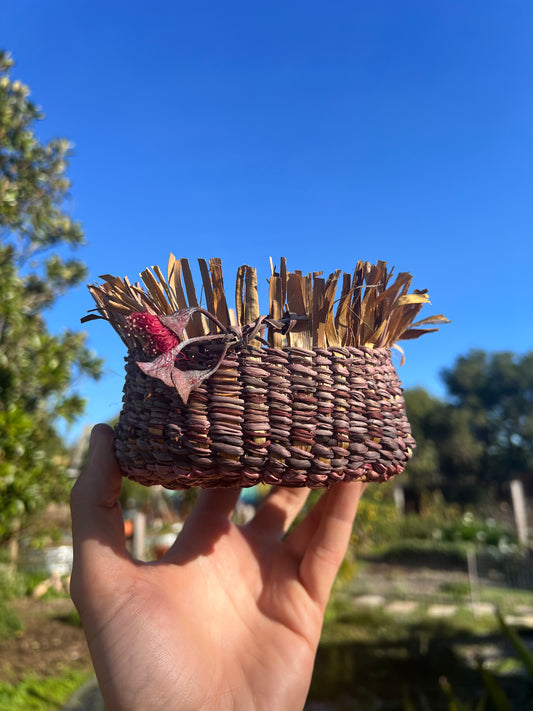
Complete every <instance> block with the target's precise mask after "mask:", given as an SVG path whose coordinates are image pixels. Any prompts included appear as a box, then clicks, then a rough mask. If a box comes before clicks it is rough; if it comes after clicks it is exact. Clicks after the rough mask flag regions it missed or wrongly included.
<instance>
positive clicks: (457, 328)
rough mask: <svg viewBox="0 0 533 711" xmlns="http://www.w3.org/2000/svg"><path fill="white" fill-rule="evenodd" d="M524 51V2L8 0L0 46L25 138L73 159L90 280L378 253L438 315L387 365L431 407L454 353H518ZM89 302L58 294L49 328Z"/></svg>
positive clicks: (526, 319)
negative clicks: (173, 266) (28, 115)
mask: <svg viewBox="0 0 533 711" xmlns="http://www.w3.org/2000/svg"><path fill="white" fill-rule="evenodd" d="M532 36H533V3H531V2H530V0H522V1H519V0H500V1H499V2H496V1H494V0H472V1H468V0H461V1H459V0H446V2H439V3H432V2H427V0H419V1H416V2H415V1H410V0H406V1H404V2H398V1H397V0H372V1H370V0H350V1H347V0H346V1H339V2H335V1H333V0H332V1H331V2H329V3H326V2H317V1H315V0H306V1H305V2H304V1H302V0H296V1H291V0H284V1H283V2H280V1H279V0H255V1H254V2H250V1H249V0H247V1H246V2H245V1H243V0H239V1H235V0H226V1H225V2H220V1H216V0H195V1H194V2H190V1H188V2H183V1H181V0H177V1H173V2H171V1H170V0H166V1H162V0H152V1H151V2H137V1H131V0H130V1H129V2H123V1H122V0H120V1H116V0H115V1H112V2H110V1H109V0H108V1H107V2H103V1H102V0H93V1H92V2H81V1H80V2H74V3H73V2H72V1H68V2H67V0H53V2H38V1H37V0H17V2H16V3H14V2H11V3H7V2H6V3H4V4H3V7H2V30H1V33H0V44H1V46H3V47H5V48H6V49H8V50H11V52H12V53H13V56H14V59H15V61H16V63H17V66H16V68H15V72H14V74H15V76H16V77H17V78H20V79H21V80H22V81H23V82H25V83H27V84H28V85H29V86H30V87H31V90H32V97H33V99H34V100H35V101H36V102H37V103H38V104H40V105H41V106H42V107H43V109H44V111H45V113H46V115H47V119H46V121H44V122H43V123H42V124H41V126H40V129H39V131H40V135H41V136H42V137H43V138H45V139H47V138H51V137H53V136H57V135H60V136H65V137H67V138H69V139H70V140H72V141H73V142H74V144H75V155H74V157H73V160H72V163H71V168H70V172H69V175H70V177H71V178H72V181H73V187H72V199H71V201H70V203H69V209H70V210H71V211H72V212H73V214H74V216H75V218H76V219H79V220H81V222H82V223H83V225H84V228H85V233H86V237H87V241H88V245H87V246H86V247H84V248H83V249H82V250H80V251H79V256H80V257H81V258H83V259H84V260H85V261H86V262H87V264H88V266H89V270H90V279H91V280H95V279H97V277H98V275H99V274H103V273H112V274H117V275H121V276H122V275H124V274H127V275H128V276H129V277H130V278H136V277H137V274H138V273H139V271H140V270H141V269H143V268H144V267H145V266H148V265H152V264H161V265H162V266H163V265H165V264H166V260H167V257H168V253H169V252H170V251H172V252H174V254H176V256H182V257H188V258H189V259H191V260H195V259H196V258H197V257H205V258H209V257H213V256H220V257H221V258H222V260H223V264H224V266H225V278H226V282H229V283H230V284H231V282H232V280H233V275H234V272H235V268H236V266H237V265H238V264H244V263H248V264H253V265H255V266H257V267H258V268H259V273H260V278H261V279H262V280H263V281H264V278H266V276H267V274H268V257H269V256H272V257H273V259H274V261H276V260H278V259H279V256H280V255H285V256H286V257H287V259H288V263H289V267H290V268H293V269H294V268H299V269H302V270H304V271H316V270H319V269H322V270H324V272H325V273H326V274H327V273H329V272H330V271H332V270H334V269H335V268H341V269H344V270H346V271H351V270H352V269H353V267H354V265H355V262H356V261H357V260H358V259H367V260H370V261H374V260H376V259H383V260H386V261H388V262H389V264H391V265H395V266H396V267H397V268H398V269H399V270H400V271H410V272H411V273H412V274H413V275H414V277H415V281H414V285H415V286H416V287H418V288H426V287H427V288H428V289H429V291H430V296H431V301H432V304H433V305H432V306H431V307H426V308H425V310H424V312H423V313H425V315H430V313H444V314H446V315H447V316H448V317H449V318H450V319H451V320H452V321H453V323H452V324H451V325H449V326H446V327H443V328H442V329H441V331H440V332H439V333H438V334H431V335H428V336H425V337H424V338H422V339H420V340H419V341H413V342H409V343H408V344H406V348H405V350H406V355H407V362H406V365H405V366H403V368H401V369H400V375H401V378H402V380H403V382H404V385H406V386H409V387H411V386H414V385H423V386H425V387H426V388H428V389H429V390H430V391H432V392H434V393H436V394H438V395H442V394H443V388H442V384H441V380H440V376H439V374H440V372H441V371H442V369H443V368H445V367H448V366H450V365H452V364H453V362H454V360H455V358H456V357H457V356H459V355H461V354H464V353H467V352H468V350H469V349H470V348H483V349H486V350H489V351H494V350H513V351H516V352H518V353H522V352H525V351H528V350H531V349H532V348H533V335H532V334H533V332H532V319H531V315H530V311H531V303H532V298H531V271H532V257H533V248H532V246H531V242H532V240H531V238H532V227H533V200H532V197H533V167H532V166H533V160H532V158H533V94H532V88H533V81H532V80H533V42H532V41H531V37H532ZM92 306H93V304H92V301H91V299H90V296H89V294H88V292H87V291H86V290H85V289H84V288H80V289H78V290H76V291H74V292H71V294H70V295H69V296H68V297H67V298H64V299H63V300H62V301H61V303H60V304H58V306H57V308H56V309H55V310H54V312H53V313H52V314H50V324H51V327H52V328H53V329H54V330H59V329H61V328H62V327H63V326H68V327H70V328H78V327H79V318H80V317H81V316H83V315H84V314H85V312H86V310H87V309H88V308H92ZM87 330H88V331H89V334H90V340H89V342H90V345H91V347H93V348H94V349H95V350H97V351H98V353H99V354H100V355H101V356H103V357H104V358H105V360H106V375H105V377H104V378H103V379H102V380H101V381H100V383H97V384H94V383H90V382H84V383H81V384H80V387H81V389H82V392H83V394H84V395H85V397H87V398H88V399H89V406H88V411H87V417H86V418H85V420H84V421H83V422H95V421H98V420H107V419H109V418H111V417H113V416H114V415H115V414H116V413H117V412H118V410H119V408H120V399H121V388H122V357H123V355H124V348H123V346H122V343H121V341H120V340H119V338H118V336H116V334H115V333H114V332H113V330H112V329H111V327H110V326H108V325H107V324H105V323H104V322H94V323H90V324H88V327H87ZM80 424H81V423H80ZM79 426H80V425H78V428H79Z"/></svg>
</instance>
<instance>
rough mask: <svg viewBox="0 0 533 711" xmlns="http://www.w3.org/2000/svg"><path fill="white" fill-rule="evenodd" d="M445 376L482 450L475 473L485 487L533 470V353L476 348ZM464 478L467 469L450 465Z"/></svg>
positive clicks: (497, 485) (474, 465) (457, 410)
mask: <svg viewBox="0 0 533 711" xmlns="http://www.w3.org/2000/svg"><path fill="white" fill-rule="evenodd" d="M443 375H444V381H445V383H446V386H447V388H448V392H449V394H450V396H451V398H452V401H453V408H454V410H453V411H454V413H460V415H461V417H462V418H463V420H464V423H465V425H466V426H467V428H468V432H469V434H470V436H471V437H472V438H473V439H474V440H475V441H476V443H478V446H479V450H480V454H479V457H478V460H477V463H472V464H471V466H470V468H469V472H470V473H471V474H472V475H474V476H475V477H476V479H477V481H478V483H481V481H483V483H484V488H485V489H486V488H487V486H490V485H493V486H494V487H495V489H496V490H500V491H501V490H502V488H503V486H504V485H506V484H508V482H509V481H510V480H511V479H514V478H517V477H521V476H523V475H524V474H525V473H527V472H531V471H532V470H533V352H530V353H526V354H525V355H523V356H518V355H516V354H514V353H509V352H500V353H492V354H488V353H485V352H484V351H480V350H473V351H471V352H470V353H469V354H468V355H466V356H462V357H460V358H458V359H457V361H456V363H455V365H454V366H453V367H452V368H450V369H448V370H446V371H445V372H444V374H443ZM449 473H450V475H453V476H455V477H456V478H459V477H460V476H461V472H459V471H457V470H455V471H453V470H451V469H450V472H449Z"/></svg>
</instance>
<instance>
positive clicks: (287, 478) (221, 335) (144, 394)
mask: <svg viewBox="0 0 533 711" xmlns="http://www.w3.org/2000/svg"><path fill="white" fill-rule="evenodd" d="M199 264H200V270H201V275H202V283H203V291H204V293H205V300H206V307H207V308H205V309H204V308H201V307H199V306H198V303H197V299H196V292H195V289H194V283H193V279H192V275H191V272H190V268H189V264H188V262H187V260H185V259H181V260H176V259H175V258H174V257H173V256H172V255H171V258H170V260H169V266H168V278H167V279H166V280H165V278H164V277H163V275H162V273H161V270H160V269H159V268H158V267H154V268H153V271H154V273H155V276H154V273H152V272H151V271H149V270H145V271H144V272H142V274H141V277H142V279H143V282H144V285H145V286H144V288H143V287H141V285H140V284H136V285H132V284H130V282H129V281H128V280H127V278H125V279H124V280H122V279H119V278H117V277H111V276H109V275H105V276H104V277H102V278H103V279H106V283H104V284H103V285H91V286H89V289H90V291H91V293H92V295H93V297H94V299H95V301H96V303H97V305H98V307H97V309H96V310H95V311H96V312H97V313H96V314H91V315H90V316H86V317H85V318H84V319H82V320H83V321H87V320H90V319H93V318H105V319H106V320H108V321H110V323H111V324H112V325H113V327H114V328H115V330H116V331H117V332H118V333H119V335H120V336H121V338H122V339H123V341H124V342H125V344H126V346H127V348H128V357H127V359H126V380H125V385H124V397H123V407H122V412H121V414H120V418H119V422H118V424H117V427H116V437H115V450H116V454H117V458H118V460H119V463H120V466H121V468H122V471H123V473H124V474H125V475H126V476H128V477H130V478H131V479H134V480H135V481H138V482H140V483H142V484H146V485H152V484H162V485H163V486H165V487H167V488H171V489H184V488H189V487H192V486H200V487H204V488H208V487H223V486H244V487H246V486H253V485H254V484H257V483H260V482H263V483H267V484H275V485H282V486H291V487H301V486H307V487H312V488H320V487H326V486H329V485H330V484H332V483H334V482H336V481H340V480H344V481H351V480H362V481H386V480H387V479H389V478H390V477H392V476H394V475H395V474H398V473H399V472H401V471H402V470H403V469H404V467H405V464H406V463H407V461H408V460H409V458H410V456H411V454H412V451H413V448H414V446H415V442H414V440H413V438H412V436H411V432H410V427H409V422H408V420H407V417H406V413H405V407H404V400H403V396H402V389H401V386H400V382H399V379H398V376H397V374H396V371H395V369H394V366H393V364H392V361H391V351H390V348H391V347H392V346H393V345H394V343H395V342H396V341H397V340H402V339H409V338H417V337H418V336H420V335H422V334H423V333H427V332H430V331H435V330H437V329H435V328H429V329H428V328H419V326H421V325H424V326H427V325H429V324H437V323H443V322H446V321H447V319H445V318H444V316H442V315H438V316H433V317H430V318H427V319H424V320H423V321H419V322H418V324H413V323H412V322H413V320H414V318H415V316H416V314H417V313H418V312H419V310H420V309H421V308H422V306H423V304H424V303H426V302H427V301H428V296H427V292H426V291H416V290H415V291H414V292H413V293H411V294H409V293H408V289H409V286H410V283H411V276H410V275H409V274H406V273H401V274H399V275H398V277H397V278H396V280H395V281H394V282H393V283H392V284H390V285H389V281H390V277H391V276H392V272H388V271H387V268H386V264H385V263H384V262H379V263H378V264H377V265H374V266H372V265H370V264H368V263H366V262H359V263H358V264H357V267H356V269H355V273H354V275H353V277H352V276H350V275H349V274H344V275H343V278H342V281H340V276H341V272H340V271H337V272H335V273H334V274H332V275H330V277H329V278H328V280H325V279H322V278H321V273H316V272H315V273H314V274H310V275H307V276H303V275H302V273H301V272H294V273H290V272H287V268H286V262H285V259H283V258H282V260H281V265H280V270H279V272H277V271H276V270H274V268H273V266H272V264H271V275H270V279H269V301H270V304H269V306H270V308H269V314H268V316H261V315H260V313H259V305H258V303H259V301H258V293H257V277H256V271H255V269H252V268H251V267H248V266H243V267H240V268H239V269H238V272H237V284H236V313H234V312H233V311H232V310H230V309H228V306H227V302H226V297H225V293H224V286H223V281H222V266H221V262H220V260H219V259H212V260H210V261H209V266H208V263H207V262H205V260H199ZM182 280H183V282H184V284H185V291H184V289H183V284H182ZM339 282H340V284H339ZM339 285H340V295H337V289H338V286H339ZM185 292H186V293H187V299H186V298H185ZM335 304H336V305H337V308H336V311H335V313H334V305H335Z"/></svg>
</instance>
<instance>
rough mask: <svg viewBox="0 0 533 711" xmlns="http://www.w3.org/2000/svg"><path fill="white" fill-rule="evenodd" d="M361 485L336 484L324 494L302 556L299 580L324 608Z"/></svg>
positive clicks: (350, 525)
mask: <svg viewBox="0 0 533 711" xmlns="http://www.w3.org/2000/svg"><path fill="white" fill-rule="evenodd" d="M364 488H365V484H363V483H362V482H359V481H356V482H339V483H338V484H335V485H334V486H333V488H332V489H331V490H330V491H329V492H328V495H327V497H326V499H325V501H324V503H323V506H322V507H321V510H320V509H319V511H320V514H321V516H320V520H319V521H318V522H317V523H316V528H315V530H314V533H313V534H312V536H311V538H310V541H309V543H308V545H307V547H306V550H305V553H304V554H303V558H302V561H301V563H300V578H301V580H302V583H303V584H304V586H305V587H306V589H307V592H308V593H309V595H310V596H311V597H312V598H313V599H314V600H316V601H317V602H318V603H319V604H320V605H321V606H323V607H325V606H326V603H327V601H328V598H329V594H330V591H331V587H332V585H333V582H334V580H335V576H336V575H337V572H338V570H339V567H340V564H341V563H342V560H343V558H344V556H345V554H346V550H347V548H348V543H349V541H350V536H351V533H352V528H353V523H354V519H355V514H356V513H357V506H358V504H359V499H360V498H361V495H362V493H363V491H364Z"/></svg>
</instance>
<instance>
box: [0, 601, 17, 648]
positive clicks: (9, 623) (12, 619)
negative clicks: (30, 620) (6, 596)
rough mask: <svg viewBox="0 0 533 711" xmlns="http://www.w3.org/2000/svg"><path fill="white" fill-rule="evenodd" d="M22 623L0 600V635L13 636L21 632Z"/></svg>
mask: <svg viewBox="0 0 533 711" xmlns="http://www.w3.org/2000/svg"><path fill="white" fill-rule="evenodd" d="M22 629H23V624H22V622H21V621H20V620H19V618H18V616H17V615H16V614H15V613H14V612H13V610H11V609H10V608H9V607H8V606H7V605H5V604H4V603H3V602H2V600H0V637H4V638H8V639H9V638H10V637H14V636H15V635H16V634H17V632H21V631H22Z"/></svg>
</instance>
